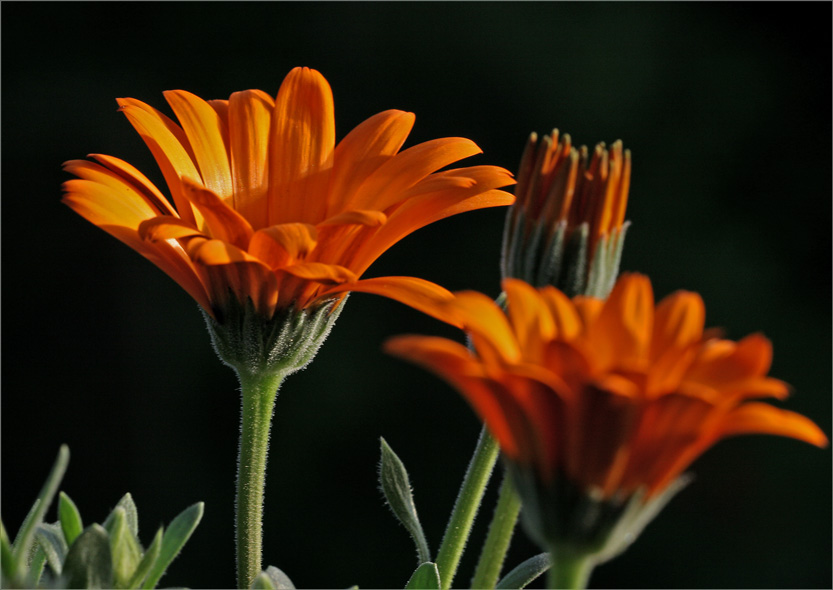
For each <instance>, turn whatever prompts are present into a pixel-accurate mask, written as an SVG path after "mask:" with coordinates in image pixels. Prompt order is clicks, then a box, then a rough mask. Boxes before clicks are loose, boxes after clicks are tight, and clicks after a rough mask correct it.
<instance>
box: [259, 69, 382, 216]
mask: <svg viewBox="0 0 833 590" xmlns="http://www.w3.org/2000/svg"><path fill="white" fill-rule="evenodd" d="M334 147H335V116H334V114H333V92H332V90H331V89H330V85H329V84H328V83H327V80H326V79H324V76H322V75H321V74H320V73H319V72H317V71H315V70H312V69H309V68H295V69H293V70H292V71H291V72H289V74H287V76H286V78H285V79H284V81H283V84H281V87H280V90H278V96H277V98H276V100H275V110H274V112H273V114H272V135H271V146H270V151H269V203H270V210H269V225H275V224H278V223H285V222H290V221H300V222H304V223H315V222H316V221H319V220H321V219H323V218H324V217H325V215H326V211H327V203H326V195H327V189H328V185H329V171H330V169H331V167H332V161H333V149H334ZM368 208H369V207H368Z"/></svg>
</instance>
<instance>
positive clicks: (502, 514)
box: [471, 475, 521, 588]
mask: <svg viewBox="0 0 833 590" xmlns="http://www.w3.org/2000/svg"><path fill="white" fill-rule="evenodd" d="M520 512H521V498H520V497H519V496H518V492H517V491H515V486H514V485H512V482H511V480H510V479H509V477H508V475H504V477H503V483H502V484H501V485H500V494H499V495H498V500H497V507H496V508H495V514H494V516H493V517H492V522H491V524H490V525H489V534H488V535H487V536H486V542H485V543H484V544H483V550H482V551H481V552H480V560H479V561H478V562H477V569H475V571H474V578H472V581H471V587H472V588H494V587H495V584H497V579H498V576H500V570H501V569H503V561H504V559H506V551H507V550H508V549H509V543H510V542H511V541H512V533H513V532H514V531H515V524H516V523H517V522H518V514H520Z"/></svg>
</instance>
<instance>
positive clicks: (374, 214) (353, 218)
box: [318, 209, 388, 227]
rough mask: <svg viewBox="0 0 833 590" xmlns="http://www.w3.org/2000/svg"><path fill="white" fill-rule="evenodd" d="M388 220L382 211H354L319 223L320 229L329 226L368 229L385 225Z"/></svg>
mask: <svg viewBox="0 0 833 590" xmlns="http://www.w3.org/2000/svg"><path fill="white" fill-rule="evenodd" d="M387 220H388V216H387V215H385V214H384V213H382V212H381V211H358V210H355V209H354V210H350V211H345V212H343V213H339V214H338V215H333V216H332V217H328V218H327V219H325V220H324V221H322V222H321V223H319V224H318V227H323V226H328V225H366V226H368V227H376V226H379V225H383V224H384V223H385V222H386V221H387Z"/></svg>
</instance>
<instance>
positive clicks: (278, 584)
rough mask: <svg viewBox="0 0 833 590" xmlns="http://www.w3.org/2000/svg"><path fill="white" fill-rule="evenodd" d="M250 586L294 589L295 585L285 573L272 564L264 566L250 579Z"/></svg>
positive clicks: (272, 589)
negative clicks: (264, 569)
mask: <svg viewBox="0 0 833 590" xmlns="http://www.w3.org/2000/svg"><path fill="white" fill-rule="evenodd" d="M251 588H268V589H271V590H295V585H294V584H293V583H292V580H290V579H289V576H287V575H286V574H285V573H283V572H282V571H281V570H280V569H278V568H276V567H275V566H273V565H270V566H269V567H267V568H266V571H263V572H261V573H260V574H258V576H257V577H256V578H255V579H254V580H253V581H252V585H251Z"/></svg>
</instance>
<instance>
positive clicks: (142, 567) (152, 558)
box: [127, 527, 165, 588]
mask: <svg viewBox="0 0 833 590" xmlns="http://www.w3.org/2000/svg"><path fill="white" fill-rule="evenodd" d="M164 530H165V529H163V528H162V527H159V530H158V531H156V536H154V537H153V541H152V542H151V544H150V547H148V550H147V551H146V552H145V555H144V556H143V557H142V561H140V562H139V565H138V566H136V570H135V571H134V572H133V576H132V577H131V578H130V581H129V582H128V583H127V587H128V588H139V587H140V586H141V584H142V582H143V581H144V580H145V578H146V577H147V575H148V572H150V569H151V568H152V567H153V564H154V563H156V560H157V559H158V558H159V552H160V551H161V550H162V534H163V532H164Z"/></svg>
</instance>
